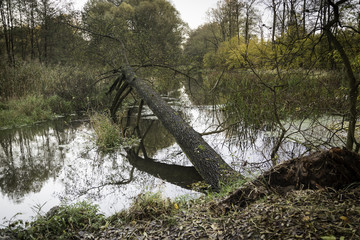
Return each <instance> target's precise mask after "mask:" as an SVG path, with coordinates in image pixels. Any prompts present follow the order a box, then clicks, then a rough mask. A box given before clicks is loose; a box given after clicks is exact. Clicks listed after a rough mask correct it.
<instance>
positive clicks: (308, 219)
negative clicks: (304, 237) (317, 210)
mask: <svg viewBox="0 0 360 240" xmlns="http://www.w3.org/2000/svg"><path fill="white" fill-rule="evenodd" d="M302 220H303V221H304V222H308V221H310V217H309V216H305V217H303V219H302Z"/></svg>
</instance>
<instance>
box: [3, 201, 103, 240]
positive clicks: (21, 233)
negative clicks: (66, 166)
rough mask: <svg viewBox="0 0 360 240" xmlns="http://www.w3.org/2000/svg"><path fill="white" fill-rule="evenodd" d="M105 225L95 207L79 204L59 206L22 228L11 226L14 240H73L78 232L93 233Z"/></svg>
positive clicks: (86, 203) (83, 203) (84, 203)
mask: <svg viewBox="0 0 360 240" xmlns="http://www.w3.org/2000/svg"><path fill="white" fill-rule="evenodd" d="M105 224H106V221H105V217H104V216H103V215H101V214H99V208H98V206H97V205H92V204H90V203H88V202H79V203H75V204H72V205H69V206H59V207H55V208H54V209H53V210H50V211H49V212H48V213H47V214H45V215H44V216H41V215H40V216H38V217H37V219H36V220H35V221H34V222H31V223H26V224H25V228H23V227H22V226H17V227H15V226H11V227H10V228H12V229H11V230H12V232H13V234H15V236H16V239H74V238H75V236H77V235H78V233H79V232H80V231H86V232H94V231H97V230H99V229H100V228H101V227H102V226H103V225H105Z"/></svg>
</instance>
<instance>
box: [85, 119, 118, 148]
mask: <svg viewBox="0 0 360 240" xmlns="http://www.w3.org/2000/svg"><path fill="white" fill-rule="evenodd" d="M90 122H91V125H92V127H93V129H94V131H95V135H96V145H97V146H98V147H99V148H100V150H102V151H111V150H114V149H115V148H118V147H119V146H120V145H121V137H122V134H121V129H120V127H119V126H118V125H116V124H115V123H113V122H112V121H111V120H110V118H109V117H108V116H107V115H106V114H101V113H97V112H95V113H93V114H92V115H91V116H90Z"/></svg>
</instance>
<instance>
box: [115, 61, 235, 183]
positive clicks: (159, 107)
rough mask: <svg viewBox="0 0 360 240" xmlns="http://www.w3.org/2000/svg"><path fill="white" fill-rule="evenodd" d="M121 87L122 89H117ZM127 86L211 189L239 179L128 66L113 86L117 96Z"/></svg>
mask: <svg viewBox="0 0 360 240" xmlns="http://www.w3.org/2000/svg"><path fill="white" fill-rule="evenodd" d="M121 85H122V86H125V88H122V87H120V86H121ZM117 86H119V87H117ZM127 86H129V87H131V88H134V89H135V90H136V92H137V93H138V95H139V96H140V97H141V98H142V99H144V101H145V102H146V103H147V105H148V106H149V108H150V109H151V110H152V111H153V112H154V114H155V115H156V116H157V117H158V118H159V120H160V121H161V123H162V124H163V125H164V127H165V128H166V129H167V130H168V131H169V132H170V133H171V134H172V135H173V136H174V138H175V140H176V142H177V143H178V144H179V146H180V147H181V149H182V150H183V151H184V153H185V154H186V156H187V157H188V158H189V160H190V161H191V163H192V164H193V165H194V167H195V168H196V170H197V171H198V173H199V174H200V175H201V176H202V177H203V178H204V180H205V181H206V183H208V184H209V185H211V186H212V188H213V189H215V190H219V188H220V183H221V182H225V181H228V180H229V179H231V177H234V176H240V175H236V174H235V171H234V170H233V169H232V168H231V167H230V166H229V165H228V164H227V163H226V162H225V161H224V160H223V159H222V158H221V156H220V155H219V154H217V153H216V152H215V150H214V149H213V148H211V147H210V146H209V144H208V143H206V142H205V141H204V139H203V138H202V136H201V135H200V134H199V133H198V132H196V131H195V130H194V129H193V128H191V127H190V126H189V125H188V124H187V123H186V122H185V121H184V120H183V119H182V118H181V117H180V116H179V114H178V113H177V112H175V110H174V109H172V108H171V107H170V106H169V105H168V104H167V103H166V102H165V101H164V100H163V99H162V98H161V97H160V95H159V94H158V93H156V92H155V91H154V90H153V89H152V88H151V86H149V85H148V84H147V83H146V82H145V81H144V80H142V79H140V78H138V77H137V76H136V75H135V73H134V72H133V70H132V69H131V68H129V67H126V68H122V71H121V76H120V78H118V80H116V81H115V83H114V85H113V87H115V88H118V91H119V92H120V94H121V92H124V91H125V89H126V87H127ZM119 92H118V93H119ZM125 95H126V93H125ZM120 101H122V99H120Z"/></svg>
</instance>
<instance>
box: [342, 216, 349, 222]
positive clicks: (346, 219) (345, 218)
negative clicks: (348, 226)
mask: <svg viewBox="0 0 360 240" xmlns="http://www.w3.org/2000/svg"><path fill="white" fill-rule="evenodd" d="M340 219H341V220H343V221H344V222H348V221H349V218H347V217H345V216H341V217H340Z"/></svg>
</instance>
